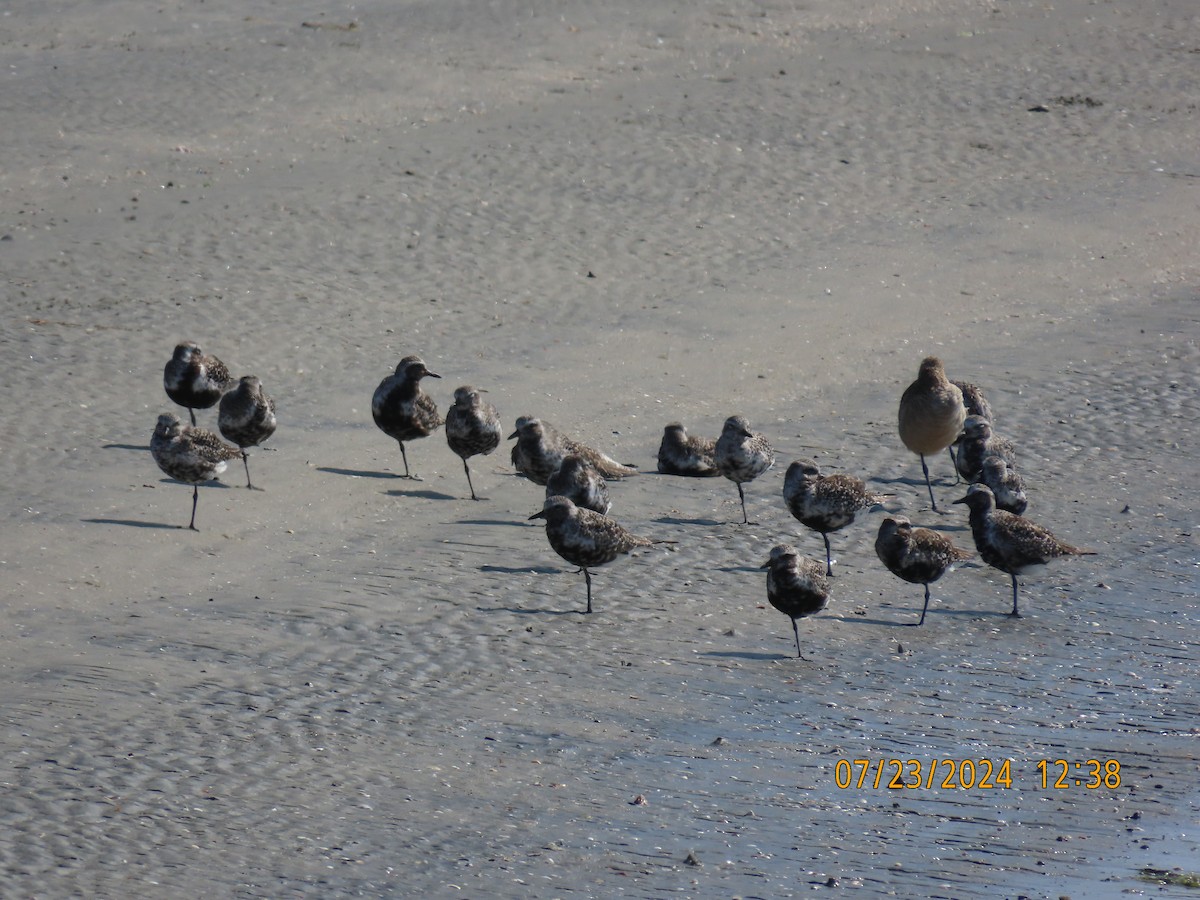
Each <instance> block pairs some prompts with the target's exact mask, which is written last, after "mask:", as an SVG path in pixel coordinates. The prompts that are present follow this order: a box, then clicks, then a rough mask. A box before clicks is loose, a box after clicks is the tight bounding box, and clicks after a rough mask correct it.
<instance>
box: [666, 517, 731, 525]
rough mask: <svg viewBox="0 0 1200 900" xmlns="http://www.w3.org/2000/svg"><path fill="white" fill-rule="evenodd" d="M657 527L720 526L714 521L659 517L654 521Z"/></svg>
mask: <svg viewBox="0 0 1200 900" xmlns="http://www.w3.org/2000/svg"><path fill="white" fill-rule="evenodd" d="M654 521H655V522H657V523H658V524H659V525H707V526H711V525H721V524H723V523H721V522H718V521H717V520H716V519H680V518H678V517H676V516H660V517H659V518H657V519H655V520H654Z"/></svg>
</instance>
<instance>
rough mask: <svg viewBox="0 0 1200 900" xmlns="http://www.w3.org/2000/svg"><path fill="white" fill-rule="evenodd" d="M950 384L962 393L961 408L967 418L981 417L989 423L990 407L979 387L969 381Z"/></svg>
mask: <svg viewBox="0 0 1200 900" xmlns="http://www.w3.org/2000/svg"><path fill="white" fill-rule="evenodd" d="M950 383H951V384H952V385H954V386H955V387H956V388H958V389H959V390H960V391H962V395H963V407H964V408H965V409H966V411H967V415H968V416H983V417H984V418H985V419H987V420H988V421H989V422H990V421H992V405H991V404H990V403H988V401H987V397H985V396H983V391H982V390H981V389H980V387H979V385H977V384H971V382H969V381H951V382H950Z"/></svg>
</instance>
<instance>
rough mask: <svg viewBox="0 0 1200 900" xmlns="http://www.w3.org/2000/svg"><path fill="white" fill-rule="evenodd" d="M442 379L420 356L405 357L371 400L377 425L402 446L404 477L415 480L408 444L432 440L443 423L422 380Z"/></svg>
mask: <svg viewBox="0 0 1200 900" xmlns="http://www.w3.org/2000/svg"><path fill="white" fill-rule="evenodd" d="M425 377H429V378H441V377H442V376H441V375H438V374H436V373H435V372H430V371H429V369H427V368H425V363H424V362H423V361H422V360H421V357H419V356H406V357H404V359H402V360H400V362H399V364H398V365H397V366H396V372H395V374H393V375H389V376H388V377H387V378H385V379H383V381H381V382H379V387H377V388H375V395H374V396H373V397H372V398H371V415H372V416H373V417H374V419H375V424H376V425H378V426H379V428H380V429H381V430H382V431H383V433H384V434H386V435H388V436H389V437H392V438H395V440H396V442H397V443H398V444H399V445H400V456H401V457H403V459H404V475H403V476H402V477H404V478H413V477H415V476H413V474H412V473H411V472H410V471H409V468H408V453H406V452H405V450H404V442H405V441H414V440H416V439H417V438H423V437H429V435H431V434H433V433H434V431H436V430H437V429H438V428H439V427H440V426H441V424H442V417H441V416H440V415H439V414H438V409H437V404H435V403H434V402H433V398H432V397H430V396H429V395H428V394H426V393H425V392H424V391H423V390H421V379H422V378H425Z"/></svg>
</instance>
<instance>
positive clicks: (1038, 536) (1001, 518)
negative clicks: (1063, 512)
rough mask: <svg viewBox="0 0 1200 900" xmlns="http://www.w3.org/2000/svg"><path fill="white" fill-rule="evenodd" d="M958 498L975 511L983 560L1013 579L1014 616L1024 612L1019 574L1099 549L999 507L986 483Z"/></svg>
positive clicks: (972, 514) (974, 524)
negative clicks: (1019, 603)
mask: <svg viewBox="0 0 1200 900" xmlns="http://www.w3.org/2000/svg"><path fill="white" fill-rule="evenodd" d="M954 502H955V503H965V504H967V508H968V509H969V510H970V511H971V512H970V520H971V536H972V537H973V538H974V539H975V549H976V550H978V551H979V555H980V556H981V557H982V558H983V561H984V562H985V563H987V564H988V565H989V566H991V567H993V568H995V569H999V570H1000V571H1001V572H1007V573H1008V576H1009V577H1010V578H1011V579H1012V589H1013V608H1012V612H1011V613H1009V615H1011V616H1013V617H1014V618H1015V617H1019V616H1020V615H1021V613H1020V612H1019V611H1018V610H1017V575H1019V574H1022V573H1024V572H1026V571H1027V570H1028V569H1029V568H1030V567H1032V566H1041V565H1045V564H1046V563H1048V562H1050V560H1052V559H1057V558H1058V557H1060V556H1094V555H1095V554H1096V551H1095V550H1084V549H1082V548H1080V547H1074V546H1072V545H1071V544H1068V543H1066V542H1065V541H1060V540H1059V539H1058V538H1056V537H1055V536H1054V535H1053V534H1051V533H1050V532H1049V531H1048V530H1047V529H1045V528H1043V527H1042V526H1041V525H1038V524H1036V523H1035V522H1031V521H1029V519H1026V518H1023V517H1021V516H1017V515H1014V514H1012V513H1010V512H1005V511H1004V510H1002V509H996V498H995V496H993V494H992V491H991V488H989V487H987V486H986V485H982V484H973V485H971V487H970V489H969V490H968V491H967V495H966V496H965V497H962V498H960V499H958V500H955V501H954Z"/></svg>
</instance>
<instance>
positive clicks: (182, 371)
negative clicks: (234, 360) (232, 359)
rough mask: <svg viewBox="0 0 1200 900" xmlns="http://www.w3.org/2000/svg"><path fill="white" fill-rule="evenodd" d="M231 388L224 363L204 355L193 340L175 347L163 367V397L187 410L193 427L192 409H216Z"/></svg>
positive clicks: (194, 412) (194, 416)
mask: <svg viewBox="0 0 1200 900" xmlns="http://www.w3.org/2000/svg"><path fill="white" fill-rule="evenodd" d="M233 385H234V381H233V378H232V376H230V374H229V369H228V368H227V367H226V366H225V363H223V362H221V361H220V360H219V359H217V358H216V357H215V356H206V355H205V354H204V351H203V350H201V349H200V345H199V344H197V343H195V342H193V341H184V342H183V343H182V344H178V345H177V346H176V347H175V352H174V353H173V354H172V355H171V359H170V360H169V361H168V362H167V364H166V366H164V367H163V387H164V388H165V389H166V391H167V396H168V397H170V398H171V399H172V400H174V401H175V402H176V403H178V404H179V405H180V406H186V407H187V411H188V414H189V415H190V416H191V417H192V424H193V425H195V424H196V410H198V409H208V408H209V407H212V406H216V404H217V401H219V400H220V399H221V396H222V395H223V394H224V393H225V392H226V391H228V390H229V389H230V388H232V387H233Z"/></svg>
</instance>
